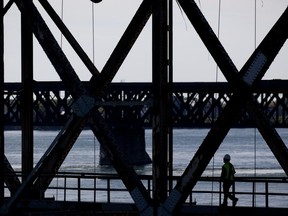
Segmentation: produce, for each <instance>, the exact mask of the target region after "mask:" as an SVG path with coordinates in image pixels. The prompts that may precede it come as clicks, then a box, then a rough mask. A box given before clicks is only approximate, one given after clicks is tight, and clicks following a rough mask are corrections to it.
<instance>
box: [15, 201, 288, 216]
mask: <svg viewBox="0 0 288 216" xmlns="http://www.w3.org/2000/svg"><path fill="white" fill-rule="evenodd" d="M13 213H15V214H17V215H29V216H33V215H35V216H36V215H50V216H53V215H55V216H57V215H67V216H68V215H95V214H97V215H125V216H128V215H139V212H138V211H137V208H136V206H135V205H134V204H132V203H130V204H128V203H126V204H123V203H97V204H95V203H88V202H59V201H58V202H57V201H56V202H55V201H49V200H46V201H39V200H34V201H30V202H28V201H27V200H25V201H23V202H20V203H19V205H18V208H17V210H16V211H15V212H13ZM179 214H180V215H184V216H185V215H194V216H204V215H205V216H208V215H215V216H217V215H233V216H235V215H236V216H237V215H241V216H243V215H250V216H258V215H259V216H275V215H277V216H287V215H288V208H261V207H260V208H259V207H257V208H251V207H228V208H221V207H218V206H204V205H201V206H197V205H195V206H189V205H185V206H183V207H182V208H181V210H180V213H179Z"/></svg>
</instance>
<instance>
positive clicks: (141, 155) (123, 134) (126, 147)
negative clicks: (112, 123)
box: [99, 127, 152, 165]
mask: <svg viewBox="0 0 288 216" xmlns="http://www.w3.org/2000/svg"><path fill="white" fill-rule="evenodd" d="M112 130H113V133H114V136H115V138H116V140H117V143H118V145H119V148H120V150H121V151H122V152H123V153H124V154H125V155H126V157H127V161H128V163H129V164H130V165H145V164H149V163H151V162H152V160H151V158H150V156H149V155H148V153H147V152H146V142H145V130H144V129H143V128H141V127H115V128H113V129H112ZM99 163H100V165H111V164H112V163H111V160H110V158H109V156H108V155H107V153H106V151H105V149H104V148H102V147H101V146H100V161H99Z"/></svg>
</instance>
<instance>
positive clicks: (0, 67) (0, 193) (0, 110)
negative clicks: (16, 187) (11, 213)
mask: <svg viewBox="0 0 288 216" xmlns="http://www.w3.org/2000/svg"><path fill="white" fill-rule="evenodd" d="M0 5H1V6H0V7H1V21H0V91H1V97H0V115H1V116H0V118H1V119H2V120H1V121H0V205H2V200H3V198H4V121H3V119H4V98H3V93H4V23H3V22H4V12H3V6H4V4H3V0H0Z"/></svg>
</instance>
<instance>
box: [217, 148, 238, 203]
mask: <svg viewBox="0 0 288 216" xmlns="http://www.w3.org/2000/svg"><path fill="white" fill-rule="evenodd" d="M230 160H231V157H230V155H229V154H226V155H225V156H224V158H223V162H224V165H223V166H222V172H221V181H222V182H223V193H224V199H223V203H222V205H221V206H223V207H226V206H227V201H228V198H229V199H230V200H232V205H233V206H236V204H237V201H238V198H236V197H235V196H234V195H233V194H232V193H230V191H229V190H230V187H231V186H232V185H233V183H234V174H235V173H236V172H235V169H234V166H233V164H231V163H230Z"/></svg>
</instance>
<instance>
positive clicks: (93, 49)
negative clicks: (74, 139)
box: [91, 2, 96, 173]
mask: <svg viewBox="0 0 288 216" xmlns="http://www.w3.org/2000/svg"><path fill="white" fill-rule="evenodd" d="M91 4H92V7H91V9H92V11H91V12H92V13H91V14H92V62H93V64H94V63H95V48H94V47H95V28H94V25H95V23H94V19H95V14H94V3H93V2H92V3H91ZM95 172H96V138H95V135H94V173H95Z"/></svg>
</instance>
